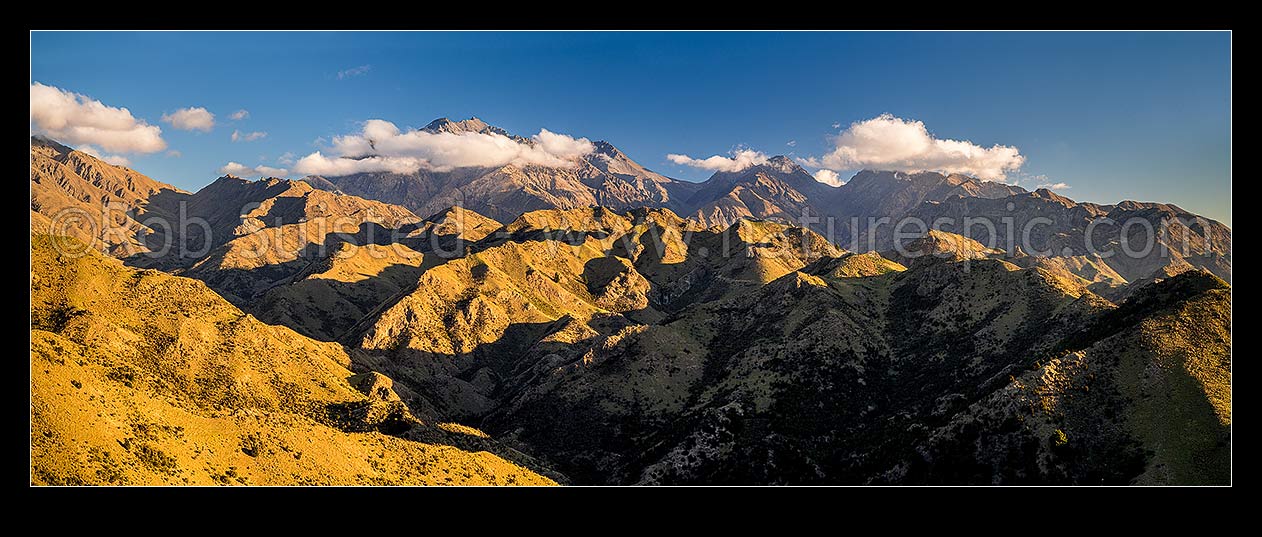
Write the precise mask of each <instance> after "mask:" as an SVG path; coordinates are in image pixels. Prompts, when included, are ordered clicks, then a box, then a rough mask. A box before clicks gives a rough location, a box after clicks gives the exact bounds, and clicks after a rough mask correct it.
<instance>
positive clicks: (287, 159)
mask: <svg viewBox="0 0 1262 537" xmlns="http://www.w3.org/2000/svg"><path fill="white" fill-rule="evenodd" d="M296 158H298V155H295V154H294V152H293V151H286V152H284V153H282V154H281V156H280V157H278V158H277V159H276V162H279V163H281V164H284V165H286V166H293V164H294V159H296Z"/></svg>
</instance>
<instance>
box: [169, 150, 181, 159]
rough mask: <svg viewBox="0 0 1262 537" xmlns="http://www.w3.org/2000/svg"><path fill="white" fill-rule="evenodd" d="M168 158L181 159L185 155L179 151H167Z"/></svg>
mask: <svg viewBox="0 0 1262 537" xmlns="http://www.w3.org/2000/svg"><path fill="white" fill-rule="evenodd" d="M167 156H168V157H171V158H180V157H182V156H184V153H181V152H180V151H179V150H178V149H172V150H170V151H167Z"/></svg>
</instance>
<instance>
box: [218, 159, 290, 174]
mask: <svg viewBox="0 0 1262 537" xmlns="http://www.w3.org/2000/svg"><path fill="white" fill-rule="evenodd" d="M219 173H222V174H231V175H235V176H237V177H285V176H287V175H289V170H286V169H285V168H273V167H271V166H254V167H250V166H246V165H245V164H241V163H240V162H229V163H227V164H224V165H223V166H222V167H220V168H219Z"/></svg>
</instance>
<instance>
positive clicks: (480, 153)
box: [294, 119, 595, 176]
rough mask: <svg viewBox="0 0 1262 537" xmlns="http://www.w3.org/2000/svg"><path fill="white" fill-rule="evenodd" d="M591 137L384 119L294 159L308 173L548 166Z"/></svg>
mask: <svg viewBox="0 0 1262 537" xmlns="http://www.w3.org/2000/svg"><path fill="white" fill-rule="evenodd" d="M594 149H595V148H594V146H593V145H592V143H591V141H590V140H588V139H587V138H574V137H571V136H567V135H564V134H558V133H554V132H551V131H549V130H547V129H541V130H540V131H539V133H538V134H536V135H534V136H532V137H531V141H530V142H527V143H522V142H519V141H517V140H515V139H513V138H509V137H508V136H504V135H502V134H483V133H478V132H463V133H459V134H456V133H450V132H438V133H433V132H427V131H422V130H409V131H407V132H403V131H400V130H399V128H398V127H397V126H395V124H394V123H391V122H389V121H384V120H380V119H370V120H368V121H365V122H364V125H363V128H362V129H361V130H360V132H359V133H357V134H348V135H345V136H335V137H333V141H332V143H331V147H330V148H328V154H327V155H326V154H325V152H321V151H317V152H315V153H311V154H310V155H307V156H305V157H303V158H301V159H299V160H298V161H297V162H296V163H294V170H295V171H297V172H299V173H303V174H308V175H329V176H338V175H349V174H353V173H362V172H382V171H386V172H393V173H411V172H414V171H417V170H420V169H426V170H433V171H440V172H444V171H451V170H453V169H456V168H470V167H486V168H492V167H499V166H505V165H509V164H512V165H515V166H528V165H535V166H547V167H552V168H568V167H572V166H574V165H576V164H577V159H578V157H581V156H583V155H587V154H589V153H591V152H592V151H593V150H594Z"/></svg>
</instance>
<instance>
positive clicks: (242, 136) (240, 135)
mask: <svg viewBox="0 0 1262 537" xmlns="http://www.w3.org/2000/svg"><path fill="white" fill-rule="evenodd" d="M266 137H267V133H266V132H241V131H239V130H234V131H232V141H234V142H253V141H255V140H259V139H262V138H266Z"/></svg>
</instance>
